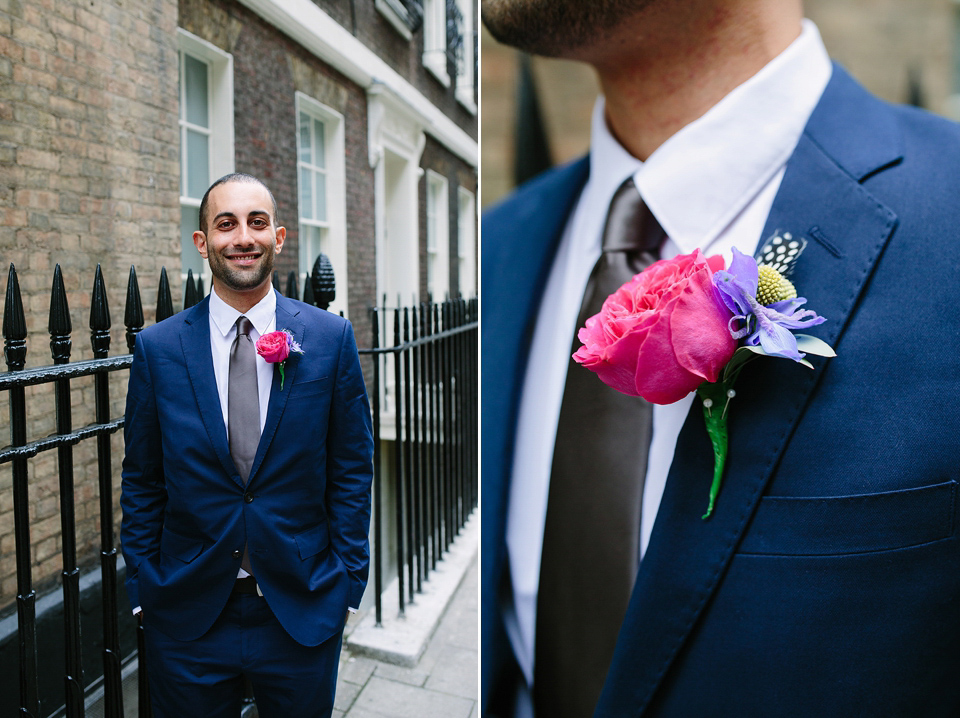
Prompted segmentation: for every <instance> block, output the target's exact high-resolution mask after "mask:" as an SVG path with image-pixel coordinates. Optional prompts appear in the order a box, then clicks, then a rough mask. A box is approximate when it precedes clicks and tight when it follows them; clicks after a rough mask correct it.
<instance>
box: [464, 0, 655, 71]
mask: <svg viewBox="0 0 960 718" xmlns="http://www.w3.org/2000/svg"><path fill="white" fill-rule="evenodd" d="M651 2H654V0H480V14H481V16H482V18H483V22H484V24H485V25H486V26H487V29H488V30H489V31H490V34H492V35H493V36H494V37H495V38H496V39H497V40H499V41H500V42H502V43H504V44H505V45H511V46H513V47H516V48H517V49H519V50H523V51H525V52H530V53H533V54H535V55H546V56H548V57H563V56H568V55H571V54H572V53H574V51H576V50H577V49H579V48H581V47H585V46H588V45H593V44H595V43H597V42H599V41H601V40H602V39H603V38H604V37H605V36H606V35H608V34H609V33H610V32H612V31H613V30H614V29H615V28H616V27H617V26H618V25H620V24H621V23H622V22H623V20H625V19H626V18H628V17H630V16H632V15H635V14H636V13H637V12H639V11H640V10H642V9H643V8H645V7H646V6H647V5H649V4H650V3H651Z"/></svg>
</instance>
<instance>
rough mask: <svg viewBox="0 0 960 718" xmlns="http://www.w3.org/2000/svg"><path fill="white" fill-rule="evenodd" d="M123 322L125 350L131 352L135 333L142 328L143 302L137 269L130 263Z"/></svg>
mask: <svg viewBox="0 0 960 718" xmlns="http://www.w3.org/2000/svg"><path fill="white" fill-rule="evenodd" d="M123 323H124V326H126V328H127V331H126V338H127V351H129V352H130V353H131V354H132V353H133V349H134V346H135V345H136V341H137V334H139V333H140V330H141V329H143V304H142V303H141V302H140V285H139V284H138V283H137V270H136V268H135V267H134V266H133V265H132V264H131V265H130V276H129V277H128V278H127V303H126V305H125V306H124V311H123Z"/></svg>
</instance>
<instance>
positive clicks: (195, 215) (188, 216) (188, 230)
mask: <svg viewBox="0 0 960 718" xmlns="http://www.w3.org/2000/svg"><path fill="white" fill-rule="evenodd" d="M199 228H200V208H199V207H184V206H182V205H181V207H180V267H181V270H180V271H182V272H183V273H184V274H186V273H187V270H188V269H192V270H193V277H194V279H199V278H200V275H201V274H202V273H203V257H201V256H200V252H198V251H197V248H196V246H195V245H194V243H193V233H194V232H195V231H196V230H198V229H199Z"/></svg>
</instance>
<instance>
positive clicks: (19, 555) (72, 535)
mask: <svg viewBox="0 0 960 718" xmlns="http://www.w3.org/2000/svg"><path fill="white" fill-rule="evenodd" d="M277 279H278V278H277V277H276V276H275V277H274V284H275V286H276V285H278V284H279V282H278V281H277ZM305 284H306V285H307V286H306V287H305V292H304V293H305V295H306V296H305V297H304V300H305V301H311V302H312V301H313V292H312V291H311V288H310V284H311V283H310V282H306V283H305ZM287 289H288V294H289V293H294V294H296V292H297V288H296V281H295V277H294V278H293V279H290V278H288V287H287ZM203 294H204V291H203V287H202V284H200V283H198V282H194V279H193V276H192V275H189V276H188V278H187V282H186V285H185V294H184V303H183V304H184V308H187V307H189V306H192V305H193V304H195V303H196V302H198V301H199V300H200V298H201V297H202V296H203ZM173 314H174V308H173V300H172V296H171V292H170V284H169V282H168V279H167V274H166V270H161V275H160V283H159V289H158V295H157V309H156V320H157V321H161V320H163V319H166V318H167V317H169V316H172V315H173ZM387 316H389V317H391V319H392V322H393V342H392V344H391V345H390V346H386V347H385V346H383V345H384V344H388V343H389V342H387V341H385V340H383V339H381V336H382V334H383V332H382V330H381V326H380V325H381V321H380V319H381V317H387ZM372 317H373V341H372V348H371V349H364V350H361V353H362V354H365V355H368V356H369V357H370V361H371V363H372V373H373V386H372V387H371V395H372V399H373V402H372V403H373V420H374V434H375V444H374V445H375V447H376V449H375V451H376V461H375V470H376V475H375V484H374V501H375V515H376V520H375V522H374V527H373V532H374V545H375V547H376V550H375V552H374V569H373V573H374V586H375V587H376V589H375V590H376V594H377V597H376V614H377V620H378V622H379V620H380V616H381V610H382V606H381V596H380V593H381V587H382V585H383V576H382V565H383V560H384V545H385V544H384V542H383V541H382V526H383V524H384V520H383V519H384V515H383V513H382V501H381V499H382V492H383V484H384V480H383V475H382V469H383V467H382V450H383V444H384V437H382V436H381V420H382V418H383V415H384V406H386V407H389V409H390V411H391V412H392V416H393V419H392V421H393V422H394V426H395V435H394V436H393V437H390V438H392V439H393V442H392V443H391V446H393V447H395V448H394V449H393V454H394V457H395V461H394V467H393V479H394V482H393V484H394V490H395V495H396V507H395V508H396V518H395V525H396V531H397V536H396V544H395V548H396V555H395V557H394V560H395V561H396V564H397V566H398V567H399V580H400V590H399V596H398V599H399V605H400V610H401V611H402V610H403V608H404V605H405V601H409V600H411V599H412V597H413V595H414V592H415V591H417V590H421V588H422V584H423V581H424V580H425V579H426V578H427V577H428V575H429V572H430V571H431V570H432V569H433V568H435V567H436V563H437V561H438V560H439V559H440V557H441V555H442V553H443V551H444V550H445V549H446V548H447V547H448V546H449V545H450V543H451V541H452V540H453V538H454V536H455V535H456V534H457V533H458V532H459V530H460V529H461V527H462V526H463V524H464V521H465V520H466V518H467V516H468V515H469V513H470V511H471V510H472V509H473V508H474V507H475V506H476V505H477V485H478V484H477V478H478V477H477V471H476V464H477V399H476V397H477V349H478V346H477V303H476V300H471V301H469V302H468V301H462V300H456V301H448V302H444V303H442V304H431V303H426V304H422V305H420V306H419V307H416V308H407V309H385V308H379V309H373V310H372ZM124 326H125V339H126V349H127V353H124V354H121V355H117V356H112V357H111V356H109V350H110V344H111V334H110V329H111V321H110V310H109V307H108V302H107V292H106V288H105V284H104V279H103V275H102V273H101V270H100V267H99V266H98V267H97V271H96V276H95V278H94V283H93V291H92V295H91V305H90V321H89V327H90V341H91V345H92V351H93V357H94V358H93V359H86V360H81V361H73V362H71V361H70V355H71V348H72V333H73V327H72V324H71V319H70V312H69V308H68V304H67V293H66V291H65V289H64V283H63V277H62V274H61V270H60V267H59V265H58V266H57V267H56V269H55V271H54V279H53V288H52V291H51V296H50V313H49V322H48V330H49V332H50V350H51V356H52V359H53V364H52V365H50V366H44V367H39V368H30V369H27V368H25V366H26V356H27V323H26V317H25V313H24V307H23V301H22V298H21V294H20V287H19V282H18V279H17V274H16V271H15V269H14V267H13V265H11V266H10V271H9V274H8V279H7V288H6V300H5V304H4V309H3V339H4V358H5V361H6V364H7V369H8V371H7V372H5V373H0V391H5V392H7V396H8V400H9V407H10V445H9V446H7V447H5V448H3V449H0V464H3V463H9V464H11V467H12V504H13V515H14V543H15V554H16V592H17V595H16V631H15V633H16V642H15V645H14V644H13V641H9V642H8V644H10V645H7V644H3V643H2V639H3V636H2V635H0V658H2V660H0V663H2V665H3V667H4V671H0V684H2V685H3V688H2V689H0V713H2V714H3V715H12V714H13V710H14V706H19V713H18V714H19V715H20V716H21V717H22V718H28V717H30V718H41V716H60V715H65V716H67V717H68V718H77V717H81V716H84V715H85V701H86V700H88V699H89V696H90V694H91V692H92V691H94V690H95V691H97V692H99V693H100V694H101V695H102V700H101V702H100V705H99V706H98V708H97V711H96V712H97V714H98V715H103V716H106V717H108V718H120V717H121V716H123V715H124V709H123V702H124V691H123V678H124V675H125V673H124V670H125V667H126V666H132V665H137V678H136V680H137V683H138V697H137V702H138V712H139V715H140V716H150V714H151V711H150V708H149V697H148V693H147V683H146V676H145V673H144V671H143V670H142V664H141V663H137V664H134V663H133V661H132V659H133V658H135V657H136V656H137V655H138V654H139V653H140V651H141V650H142V645H143V643H142V641H143V637H142V629H140V628H138V627H136V626H135V624H134V621H133V617H132V615H131V614H130V608H129V605H128V602H127V600H126V595H125V590H124V587H123V575H124V567H123V565H122V558H120V556H119V553H118V548H117V545H116V537H115V527H114V516H115V508H116V507H115V505H114V501H113V496H114V485H115V481H114V466H113V457H112V450H111V435H112V434H114V433H116V432H117V431H119V430H120V429H121V428H122V427H123V417H122V415H121V416H114V417H111V413H112V412H111V398H110V389H109V381H108V380H109V374H110V373H111V372H115V371H121V370H126V369H129V367H130V364H131V363H132V351H133V347H134V342H135V339H136V335H137V333H138V332H139V331H141V330H142V329H143V326H144V312H143V307H142V303H141V293H140V289H139V285H138V280H137V274H136V271H135V269H134V268H133V267H131V268H130V274H129V277H128V282H127V293H126V306H125V309H124ZM401 327H402V328H401ZM388 363H389V364H390V367H391V368H390V369H389V371H387V369H386V367H387V365H388ZM84 377H93V379H92V381H93V384H94V396H95V411H94V416H93V417H92V418H93V421H91V422H89V423H86V424H85V425H84V426H82V427H80V428H74V421H73V416H72V413H73V408H74V405H73V402H72V400H71V382H73V381H75V380H77V379H81V378H84ZM385 377H386V378H388V381H387V382H386V383H384V378H385ZM35 385H52V386H53V391H54V401H55V403H56V430H55V432H54V433H53V434H51V435H50V436H46V437H42V438H39V439H32V440H28V432H27V429H28V418H29V416H28V415H29V408H28V406H27V398H26V387H29V386H35ZM382 397H383V398H385V401H381V398H382ZM87 418H89V417H87ZM87 439H91V440H96V444H97V458H96V465H97V478H98V481H97V484H98V491H99V527H100V537H99V559H100V560H99V580H96V578H97V577H96V575H95V573H94V572H93V571H86V575H85V576H84V577H81V573H83V571H81V567H80V565H79V564H78V550H77V544H76V505H75V501H74V496H75V472H74V456H73V448H74V447H75V446H76V445H77V444H79V443H80V442H82V441H85V440H87ZM52 450H56V452H57V471H58V474H59V476H58V478H59V510H60V528H61V558H62V571H61V574H60V583H61V587H60V597H59V599H58V597H57V596H56V595H55V594H50V595H47V596H46V597H44V598H43V599H38V595H37V591H36V589H35V586H34V575H33V563H32V557H31V553H32V546H31V539H30V483H31V481H30V478H31V472H30V460H31V459H34V458H35V457H37V456H39V455H41V454H42V453H43V452H47V451H52ZM79 558H81V559H82V558H83V557H82V556H81V557H79ZM405 572H406V576H405ZM92 583H95V584H96V590H90V588H89V586H88V585H87V584H92ZM41 602H47V603H48V604H51V605H52V606H53V608H52V609H51V610H47V609H46V608H45V609H43V610H42V611H40V613H42V614H43V615H44V616H48V615H54V616H57V617H59V616H61V615H62V619H61V620H62V626H61V627H59V628H53V627H51V625H50V622H49V621H46V622H45V623H44V622H42V621H41V622H38V605H39V604H40V603H41ZM81 618H82V619H83V621H82V622H83V627H84V630H85V633H84V634H83V635H81ZM12 620H13V615H12V614H11V615H10V616H8V617H7V618H6V619H3V618H0V627H2V625H3V624H4V622H10V621H12ZM91 629H93V630H91ZM0 633H2V631H0ZM91 634H94V635H91ZM14 648H15V650H14ZM54 651H56V652H59V654H60V655H59V656H53V653H54ZM98 653H99V656H98V655H97V654H98ZM38 656H39V657H40V658H39V659H38ZM14 664H15V665H16V668H14ZM85 672H86V676H87V680H86V681H85V680H84V673H85ZM14 674H15V676H14ZM14 696H16V698H15V697H14ZM8 706H9V712H8Z"/></svg>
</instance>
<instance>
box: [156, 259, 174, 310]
mask: <svg viewBox="0 0 960 718" xmlns="http://www.w3.org/2000/svg"><path fill="white" fill-rule="evenodd" d="M173 314H174V312H173V296H172V295H171V294H170V280H169V279H167V268H166V267H161V268H160V286H159V288H158V289H157V322H158V323H159V322H162V321H163V320H164V319H167V318H169V317H172V316H173Z"/></svg>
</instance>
